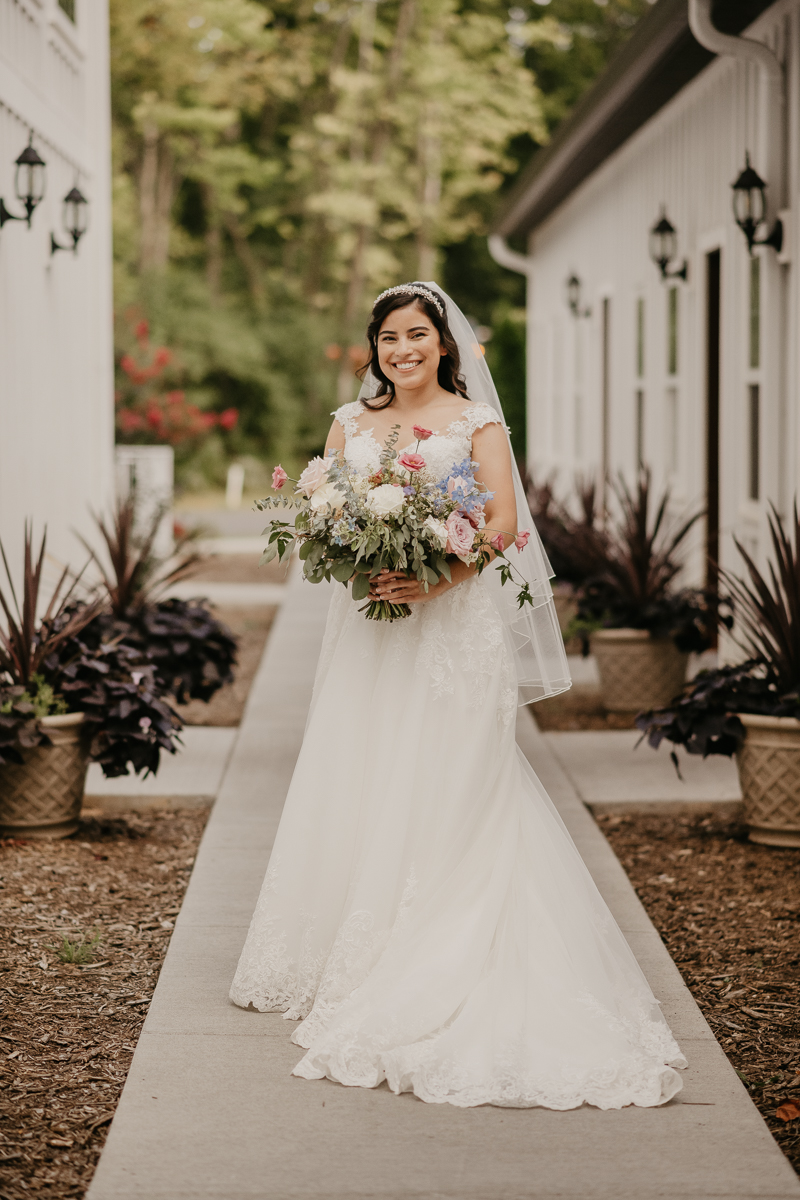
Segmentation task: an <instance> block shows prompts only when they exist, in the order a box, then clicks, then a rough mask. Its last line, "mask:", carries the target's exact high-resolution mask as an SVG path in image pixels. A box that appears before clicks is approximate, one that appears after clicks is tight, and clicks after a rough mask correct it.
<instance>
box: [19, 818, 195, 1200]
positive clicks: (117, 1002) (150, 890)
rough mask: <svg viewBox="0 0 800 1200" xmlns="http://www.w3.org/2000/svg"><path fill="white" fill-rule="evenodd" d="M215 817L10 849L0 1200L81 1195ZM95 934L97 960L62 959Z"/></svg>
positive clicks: (94, 828)
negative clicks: (203, 841) (208, 825)
mask: <svg viewBox="0 0 800 1200" xmlns="http://www.w3.org/2000/svg"><path fill="white" fill-rule="evenodd" d="M207 816H208V810H207V809H202V810H200V809H191V810H179V811H157V812H154V811H148V812H146V813H129V814H126V816H125V817H124V818H113V819H111V818H105V819H102V818H100V819H97V818H89V819H84V820H83V821H82V823H81V827H80V829H79V830H78V832H77V833H76V834H75V835H74V836H73V837H71V838H69V839H67V840H65V841H61V842H15V841H3V842H0V914H1V915H0V1001H1V1002H2V1019H1V1020H0V1030H2V1032H0V1197H2V1200H21V1198H22V1197H27V1196H32V1195H35V1196H37V1197H48V1198H52V1200H55V1198H58V1200H72V1198H73V1197H80V1196H83V1195H84V1192H85V1190H86V1188H87V1187H88V1184H89V1180H90V1179H91V1176H92V1173H93V1171H94V1168H95V1165H96V1163H97V1159H98V1157H99V1155H100V1151H101V1149H102V1147H103V1143H104V1141H105V1137H106V1133H107V1130H108V1124H109V1122H110V1120H111V1118H112V1116H113V1114H114V1109H115V1107H116V1104H117V1101H118V1099H119V1096H120V1092H121V1091H122V1086H123V1084H124V1082H125V1077H126V1075H127V1072H128V1068H129V1066H130V1062H131V1058H132V1055H133V1050H134V1048H135V1046H136V1039H137V1038H138V1036H139V1032H140V1030H141V1027H142V1023H143V1021H144V1018H145V1015H146V1013H147V1009H148V1006H149V1003H150V999H151V997H152V994H153V989H154V987H155V984H156V980H157V978H158V973H159V970H160V968H161V963H162V961H163V959H164V955H165V953H166V949H167V945H168V942H169V938H170V933H171V931H172V927H173V924H174V921H175V917H176V915H177V913H178V910H179V908H180V905H181V901H182V899H183V894H184V891H185V890H186V885H187V883H188V880H189V874H190V871H191V867H192V863H193V862H194V855H195V851H196V849H197V846H198V843H199V841H200V836H201V834H202V832H203V827H204V825H205V821H206V817H207ZM97 935H99V941H98V942H97V944H96V946H95V948H94V950H93V951H92V952H90V954H91V960H92V961H91V962H89V963H88V964H87V965H83V966H78V965H74V964H71V963H65V962H62V961H60V958H59V950H62V955H63V950H64V945H65V942H64V939H67V940H68V941H69V942H70V943H71V944H72V945H76V944H80V943H81V942H83V941H88V940H91V939H92V938H93V937H96V936H97Z"/></svg>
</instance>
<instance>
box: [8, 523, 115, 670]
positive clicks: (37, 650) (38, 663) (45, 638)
mask: <svg viewBox="0 0 800 1200" xmlns="http://www.w3.org/2000/svg"><path fill="white" fill-rule="evenodd" d="M46 545H47V531H46V530H45V532H44V533H43V534H42V541H41V545H40V547H39V554H38V557H34V552H33V530H32V527H31V525H30V523H29V522H27V521H26V522H25V537H24V562H23V574H22V607H21V608H20V605H19V602H18V600H17V593H16V589H15V588H14V582H13V579H12V576H11V569H10V567H9V565H8V559H7V558H6V552H5V549H4V547H3V544H2V542H0V556H2V559H3V566H4V568H5V573H6V588H7V590H6V589H4V588H2V587H0V608H2V610H3V614H4V617H5V628H3V627H2V625H0V676H3V675H5V677H6V680H5V681H6V683H10V684H12V685H14V686H21V687H23V688H27V686H28V684H29V683H30V679H31V676H32V675H36V674H39V673H40V672H41V670H42V667H43V664H44V662H45V659H47V658H48V657H49V656H50V655H51V654H52V653H53V651H55V650H57V649H58V648H59V646H61V645H62V643H63V642H66V641H67V640H68V639H69V638H71V637H75V636H76V635H77V634H78V633H80V631H81V630H82V629H84V628H85V627H86V626H87V625H88V624H89V622H90V621H91V620H93V619H94V617H96V616H97V614H98V613H99V612H100V610H101V608H102V602H101V601H95V602H92V603H90V604H86V605H79V606H77V607H76V604H75V601H76V589H77V588H78V584H79V583H80V580H81V576H82V575H83V572H81V573H80V574H79V575H76V576H74V577H73V579H72V582H71V583H70V584H69V586H67V581H68V580H69V577H70V571H69V568H68V567H65V568H64V570H63V571H62V573H61V577H60V578H59V580H58V583H57V584H56V587H55V590H54V591H53V594H52V595H51V597H50V602H49V603H48V605H47V608H46V609H45V612H44V615H43V616H42V617H41V619H37V615H36V614H37V610H38V608H39V596H40V592H41V583H42V567H43V565H44V560H45V548H46Z"/></svg>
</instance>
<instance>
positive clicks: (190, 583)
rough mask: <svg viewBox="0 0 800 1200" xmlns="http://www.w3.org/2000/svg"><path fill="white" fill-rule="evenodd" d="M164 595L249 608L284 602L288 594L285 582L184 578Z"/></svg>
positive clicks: (178, 598) (169, 597)
mask: <svg viewBox="0 0 800 1200" xmlns="http://www.w3.org/2000/svg"><path fill="white" fill-rule="evenodd" d="M164 595H165V596H166V597H167V598H168V599H171V598H172V597H175V598H176V599H177V600H196V599H198V598H202V599H205V600H208V601H209V602H210V603H211V604H221V605H224V604H229V605H233V606H234V607H236V608H249V607H250V606H251V605H256V604H282V603H283V600H284V597H285V595H286V584H285V583H266V582H265V583H225V582H224V581H221V582H213V583H212V582H204V581H203V580H202V579H197V580H195V579H182V580H181V581H180V583H173V585H172V587H170V588H169V589H168V590H167V591H166V592H165V593H164Z"/></svg>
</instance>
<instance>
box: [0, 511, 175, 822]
mask: <svg viewBox="0 0 800 1200" xmlns="http://www.w3.org/2000/svg"><path fill="white" fill-rule="evenodd" d="M45 547H46V536H43V537H42V542H41V546H40V549H39V554H38V558H36V560H35V561H34V555H33V549H32V532H31V529H30V527H28V526H27V525H26V528H25V539H24V568H23V577H22V604H21V606H20V604H19V603H18V602H17V594H16V590H15V588H14V584H13V581H12V577H11V571H10V569H9V565H8V561H7V558H6V555H5V551H4V550H3V547H2V545H0V555H2V559H3V565H4V567H5V574H6V587H5V588H0V608H1V609H2V612H3V615H4V618H5V628H3V627H2V626H0V833H2V834H4V835H5V836H16V837H25V838H43V837H46V838H52V837H66V836H67V835H68V834H70V833H72V832H74V830H75V829H76V828H77V825H78V817H79V814H80V808H81V803H82V800H83V792H84V784H85V778H86V767H87V764H88V762H89V760H90V758H93V759H95V760H96V761H98V762H100V763H101V764H102V766H103V770H104V771H105V773H106V774H107V775H119V774H126V773H127V771H128V764H129V763H130V764H132V765H133V767H134V770H136V771H140V770H148V771H155V770H157V768H158V761H159V754H160V751H161V749H166V750H170V751H172V752H173V753H174V750H175V736H176V733H177V731H178V730H179V729H180V727H181V723H180V721H179V719H178V718H177V717H176V716H175V715H174V713H173V712H172V711H171V709H170V708H169V706H168V705H166V704H165V703H164V702H163V700H162V699H161V696H160V693H159V690H158V687H157V684H156V678H155V672H154V670H153V668H152V667H148V666H146V665H145V666H144V667H140V666H139V665H138V664H137V663H135V662H134V661H133V660H134V657H135V655H134V652H132V651H131V650H130V649H129V648H128V647H126V646H125V645H124V644H122V643H121V642H120V641H110V642H109V641H103V640H102V639H101V638H98V637H96V636H94V635H93V633H92V626H93V624H94V623H95V622H96V620H97V618H98V617H99V616H100V614H101V610H102V601H100V600H94V601H91V602H88V603H87V602H85V601H82V600H80V599H78V598H77V587H78V583H79V581H80V576H78V577H77V578H76V579H75V580H74V581H73V583H72V584H71V585H70V586H69V587H67V579H68V575H69V572H68V569H66V568H65V570H64V571H63V572H62V575H61V577H60V579H59V581H58V584H57V586H56V588H55V591H54V592H53V595H52V597H51V599H50V602H49V604H48V605H47V607H46V609H45V612H44V615H43V616H42V617H41V619H37V615H36V614H37V611H39V602H40V593H41V576H42V567H43V563H44V558H45Z"/></svg>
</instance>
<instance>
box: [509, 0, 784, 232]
mask: <svg viewBox="0 0 800 1200" xmlns="http://www.w3.org/2000/svg"><path fill="white" fill-rule="evenodd" d="M772 3H773V0H766V2H765V3H761V4H753V3H752V0H751V3H750V4H749V5H747V7H748V8H749V18H750V20H752V19H753V9H754V8H756V9H759V10H761V11H763V10H764V9H766V8H769V7H770V5H771V4H772ZM743 7H744V6H743ZM746 24H749V21H748V20H746V19H743V20H741V21H736V22H735V25H738V29H736V32H739V31H740V30H741V28H743V27H744V26H745V25H746ZM731 31H733V30H731ZM713 57H714V55H713V54H711V53H710V52H709V51H707V50H704V49H703V47H701V46H700V45H699V44H698V43H697V42H696V41H695V40H694V37H693V35H692V32H691V30H690V28H689V11H688V3H687V0H659V2H658V3H657V4H656V5H655V6H654V7H653V8H652V9H651V10H650V12H648V13H647V14H646V15H645V16H644V17H642V18H641V20H640V21H639V23H638V24H637V26H636V28H635V29H634V31H633V33H632V35H631V37H630V38H629V39H628V41H627V42H626V43H625V45H624V46H623V47H622V48H621V49H620V51H619V53H618V54H617V55H616V56H615V57H614V58H613V59H612V61H611V62H610V64H609V65H608V67H607V68H606V70H605V71H604V72H603V74H602V75H601V76H600V78H599V79H598V80H597V81H596V83H594V84H593V85H592V87H591V88H590V89H589V90H588V92H586V94H585V95H584V96H583V97H581V99H580V101H579V102H578V104H577V105H576V106H575V108H574V110H573V111H572V113H571V114H570V116H569V117H567V119H566V120H565V121H564V122H563V123H562V124H561V125H560V126H559V128H558V129H557V130H556V133H555V134H554V136H553V138H552V140H551V141H550V143H549V144H548V145H547V146H544V147H543V148H542V149H541V150H539V151H538V152H537V153H536V154H535V155H534V157H533V159H532V161H531V162H530V163H529V165H528V167H527V168H526V169H525V170H524V171H523V172H522V175H521V176H520V178H519V180H518V181H517V183H516V184H515V185H514V187H513V188H512V190H511V192H510V193H509V195H508V196H507V198H506V199H505V202H504V203H503V205H502V206H501V208H500V210H499V212H498V213H497V215H496V217H495V219H494V221H493V223H492V233H499V234H500V235H501V236H503V237H512V236H515V235H516V236H519V235H525V234H528V233H530V232H531V230H533V229H535V228H536V226H537V225H539V224H541V222H542V221H543V220H545V218H546V217H548V216H549V215H550V213H551V212H553V210H554V209H555V208H557V207H558V205H559V204H560V203H561V202H562V201H563V200H564V199H566V197H567V196H568V195H569V194H570V193H571V192H572V191H574V190H575V188H577V187H578V186H579V185H580V184H581V183H582V182H583V181H584V179H586V178H588V176H589V175H591V174H592V172H593V171H594V170H596V169H597V167H599V166H600V165H601V164H602V163H603V162H604V161H605V160H606V159H607V158H608V157H609V156H610V155H611V154H613V153H614V151H615V150H617V149H618V148H619V147H620V146H621V145H622V144H623V143H624V142H625V141H627V139H628V138H629V137H631V135H632V134H634V133H635V132H636V131H637V130H638V129H639V128H641V126H642V125H644V124H645V122H646V121H648V120H649V119H650V118H651V117H652V116H654V115H655V113H657V112H658V111H659V109H661V108H662V107H663V106H664V105H665V104H666V103H667V102H668V101H669V100H671V99H672V97H673V96H675V95H677V93H678V92H679V91H681V89H682V88H683V87H685V86H686V84H687V83H689V82H690V80H691V79H693V78H694V77H695V76H696V75H698V74H699V73H700V71H702V70H703V69H704V67H706V66H707V65H708V63H710V62H711V61H712V59H713Z"/></svg>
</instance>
